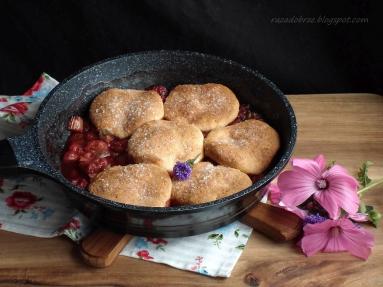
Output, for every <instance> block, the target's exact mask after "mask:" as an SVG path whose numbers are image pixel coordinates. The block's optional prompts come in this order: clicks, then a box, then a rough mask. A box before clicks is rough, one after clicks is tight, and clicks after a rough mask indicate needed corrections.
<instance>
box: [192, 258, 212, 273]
mask: <svg viewBox="0 0 383 287" xmlns="http://www.w3.org/2000/svg"><path fill="white" fill-rule="evenodd" d="M194 260H195V264H194V265H193V266H192V267H191V268H190V271H194V272H198V273H201V274H204V275H209V273H208V272H207V267H206V266H202V263H203V257H202V256H197V257H196V258H195V259H194Z"/></svg>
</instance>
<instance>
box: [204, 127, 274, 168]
mask: <svg viewBox="0 0 383 287" xmlns="http://www.w3.org/2000/svg"><path fill="white" fill-rule="evenodd" d="M278 149H279V136H278V133H277V132H276V131H275V130H274V129H273V128H272V127H270V126H269V125H268V124H267V123H265V122H263V121H259V120H247V121H244V122H241V123H238V124H235V125H231V126H228V127H224V128H218V129H215V130H213V131H211V132H210V133H209V134H208V135H207V137H206V138H205V143H204V150H205V154H206V155H207V156H208V157H209V158H211V159H212V160H214V161H216V162H218V163H220V164H222V165H225V166H230V167H233V168H236V169H239V170H241V171H243V172H244V173H247V174H260V173H262V172H263V171H265V169H266V168H267V167H268V166H269V164H270V163H271V161H272V159H273V157H274V156H275V154H276V153H277V151H278Z"/></svg>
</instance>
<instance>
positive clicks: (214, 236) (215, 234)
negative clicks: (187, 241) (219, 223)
mask: <svg viewBox="0 0 383 287" xmlns="http://www.w3.org/2000/svg"><path fill="white" fill-rule="evenodd" d="M218 236H219V233H212V234H209V236H208V237H207V238H208V239H215V238H217V237H218Z"/></svg>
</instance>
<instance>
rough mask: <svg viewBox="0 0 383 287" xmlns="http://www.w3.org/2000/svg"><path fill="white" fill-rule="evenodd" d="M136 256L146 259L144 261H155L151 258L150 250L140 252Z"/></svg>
mask: <svg viewBox="0 0 383 287" xmlns="http://www.w3.org/2000/svg"><path fill="white" fill-rule="evenodd" d="M136 254H137V256H138V257H140V258H141V259H144V260H150V259H153V257H152V256H150V254H149V251H148V250H140V251H138V252H137V253H136Z"/></svg>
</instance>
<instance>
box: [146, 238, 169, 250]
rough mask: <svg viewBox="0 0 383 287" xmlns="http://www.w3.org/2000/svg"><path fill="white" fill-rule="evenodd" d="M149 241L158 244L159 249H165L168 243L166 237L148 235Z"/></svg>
mask: <svg viewBox="0 0 383 287" xmlns="http://www.w3.org/2000/svg"><path fill="white" fill-rule="evenodd" d="M146 240H147V241H149V242H151V243H153V244H155V245H156V249H157V250H161V251H165V245H166V244H168V242H167V241H166V240H165V239H162V238H152V237H147V238H146Z"/></svg>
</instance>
